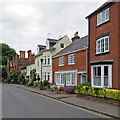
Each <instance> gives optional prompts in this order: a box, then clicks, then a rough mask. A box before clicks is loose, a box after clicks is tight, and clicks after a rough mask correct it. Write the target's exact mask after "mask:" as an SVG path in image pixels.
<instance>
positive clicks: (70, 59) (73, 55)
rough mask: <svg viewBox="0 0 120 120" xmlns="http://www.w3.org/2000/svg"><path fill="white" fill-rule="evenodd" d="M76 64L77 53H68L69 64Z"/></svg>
mask: <svg viewBox="0 0 120 120" xmlns="http://www.w3.org/2000/svg"><path fill="white" fill-rule="evenodd" d="M71 64H75V54H71V55H68V65H71Z"/></svg>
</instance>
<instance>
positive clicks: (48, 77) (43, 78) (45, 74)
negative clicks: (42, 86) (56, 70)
mask: <svg viewBox="0 0 120 120" xmlns="http://www.w3.org/2000/svg"><path fill="white" fill-rule="evenodd" d="M42 80H43V81H44V80H48V81H50V72H43V73H42Z"/></svg>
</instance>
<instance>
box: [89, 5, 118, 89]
mask: <svg viewBox="0 0 120 120" xmlns="http://www.w3.org/2000/svg"><path fill="white" fill-rule="evenodd" d="M118 4H120V3H114V4H113V5H111V6H109V18H110V21H109V22H107V23H105V24H103V25H101V26H99V27H96V25H97V14H94V15H93V16H92V17H91V18H89V20H90V26H89V27H90V62H94V61H101V60H109V59H114V62H113V71H112V73H113V74H112V81H113V87H114V88H117V89H118V71H119V70H118V66H119V65H120V62H118V52H119V50H120V49H119V50H118V23H119V22H118V6H119V5H118ZM106 8H107V7H105V8H104V9H106ZM104 9H102V10H104ZM119 24H120V23H119ZM119 28H120V27H119ZM107 32H110V35H109V51H110V53H109V54H106V55H99V56H95V55H96V39H95V37H97V36H99V35H100V34H101V33H107ZM119 38H120V34H119ZM119 55H120V54H119ZM90 69H91V68H90ZM119 69H120V68H119ZM90 72H91V71H90ZM119 72H120V71H119ZM90 75H91V73H90ZM90 78H91V76H90ZM90 80H91V79H90Z"/></svg>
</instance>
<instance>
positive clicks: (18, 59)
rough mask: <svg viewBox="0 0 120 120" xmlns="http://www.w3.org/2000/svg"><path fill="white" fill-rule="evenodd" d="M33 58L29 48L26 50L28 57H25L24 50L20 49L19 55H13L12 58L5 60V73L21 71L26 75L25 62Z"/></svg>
mask: <svg viewBox="0 0 120 120" xmlns="http://www.w3.org/2000/svg"><path fill="white" fill-rule="evenodd" d="M32 59H33V54H32V53H31V50H29V51H28V58H25V51H20V56H19V55H13V60H12V61H9V60H7V74H8V75H9V73H10V72H12V71H15V72H21V69H22V73H23V74H24V75H26V70H25V69H26V67H25V66H26V64H27V63H28V62H29V61H31V60H32Z"/></svg>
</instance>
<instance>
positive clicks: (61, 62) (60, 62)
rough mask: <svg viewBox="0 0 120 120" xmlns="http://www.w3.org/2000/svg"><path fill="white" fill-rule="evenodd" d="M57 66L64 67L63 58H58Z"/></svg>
mask: <svg viewBox="0 0 120 120" xmlns="http://www.w3.org/2000/svg"><path fill="white" fill-rule="evenodd" d="M59 66H64V56H62V57H59Z"/></svg>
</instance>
